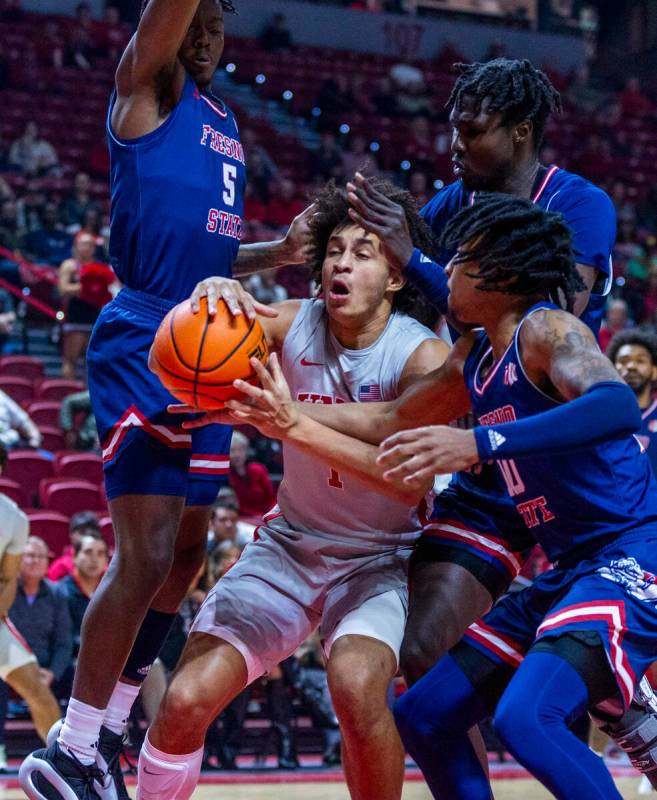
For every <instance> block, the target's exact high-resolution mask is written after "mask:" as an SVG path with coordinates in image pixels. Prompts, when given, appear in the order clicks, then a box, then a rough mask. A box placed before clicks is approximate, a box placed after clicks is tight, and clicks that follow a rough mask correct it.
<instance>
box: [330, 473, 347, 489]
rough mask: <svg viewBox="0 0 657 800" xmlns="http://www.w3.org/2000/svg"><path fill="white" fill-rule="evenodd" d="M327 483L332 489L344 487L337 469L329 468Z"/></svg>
mask: <svg viewBox="0 0 657 800" xmlns="http://www.w3.org/2000/svg"><path fill="white" fill-rule="evenodd" d="M328 485H329V486H330V487H331V488H333V489H344V483H342V478H341V477H340V473H339V472H338V471H337V469H331V474H330V475H329V479H328Z"/></svg>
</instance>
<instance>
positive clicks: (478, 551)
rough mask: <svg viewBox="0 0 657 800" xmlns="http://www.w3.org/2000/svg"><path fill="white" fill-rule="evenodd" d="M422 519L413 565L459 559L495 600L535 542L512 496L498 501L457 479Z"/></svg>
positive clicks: (456, 562)
mask: <svg viewBox="0 0 657 800" xmlns="http://www.w3.org/2000/svg"><path fill="white" fill-rule="evenodd" d="M495 499H496V498H493V500H495ZM421 522H422V527H423V530H422V534H421V536H420V537H419V539H418V541H417V543H416V545H415V549H414V552H413V557H412V560H411V570H412V569H413V567H414V566H415V565H417V564H418V563H419V562H426V561H442V562H448V563H452V564H459V565H460V566H462V567H464V568H465V569H467V570H468V572H470V573H471V574H472V575H474V577H475V578H476V579H477V580H478V581H479V583H481V584H482V586H484V587H485V588H486V589H487V590H488V592H489V593H490V595H491V597H492V599H493V600H494V601H495V600H497V599H498V598H499V597H501V596H502V595H503V594H504V593H505V592H506V590H507V589H508V587H509V585H510V584H511V582H512V581H513V579H514V578H515V577H516V576H517V575H518V573H519V572H520V570H521V569H522V566H523V564H524V562H525V559H526V558H527V555H528V553H529V551H530V550H531V548H532V547H533V546H534V545H535V543H536V542H535V540H534V538H533V536H532V535H531V534H530V532H529V530H528V529H527V527H526V526H525V524H524V522H523V520H522V517H521V516H520V514H518V512H517V511H516V509H515V506H514V505H513V503H512V502H511V501H510V500H508V498H506V497H500V498H499V503H495V502H492V501H491V499H490V497H489V496H488V495H485V496H484V495H482V496H475V495H473V494H470V493H468V492H466V491H464V490H463V488H462V487H461V486H460V485H459V484H458V483H455V482H454V481H452V483H450V485H449V486H448V487H447V488H446V489H445V490H444V491H443V492H442V493H441V494H439V495H438V496H437V497H436V498H435V499H434V503H433V508H432V509H431V510H430V511H429V512H428V513H426V514H424V515H422V514H421Z"/></svg>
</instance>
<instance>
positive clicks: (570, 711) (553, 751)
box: [494, 652, 621, 800]
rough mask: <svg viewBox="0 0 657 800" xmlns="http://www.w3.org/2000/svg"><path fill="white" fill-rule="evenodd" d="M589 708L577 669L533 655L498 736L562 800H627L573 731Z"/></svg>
mask: <svg viewBox="0 0 657 800" xmlns="http://www.w3.org/2000/svg"><path fill="white" fill-rule="evenodd" d="M588 704H589V694H588V689H587V686H586V684H585V682H584V680H583V679H582V677H581V676H580V674H579V673H578V672H577V670H576V669H575V668H574V667H572V666H571V665H570V664H569V663H568V662H567V661H564V659H562V658H560V657H559V656H557V655H554V654H553V653H545V652H535V653H529V654H528V655H527V656H526V657H525V660H524V661H523V663H522V664H521V665H520V667H519V669H518V671H517V672H516V674H515V676H514V677H513V679H512V680H511V683H510V684H509V686H508V687H507V690H506V692H505V693H504V695H503V697H502V699H501V700H500V702H499V704H498V707H497V711H496V713H495V719H494V726H495V730H496V731H497V734H498V735H499V737H500V738H501V739H502V741H503V742H504V743H505V744H506V746H507V747H508V748H509V751H510V752H511V753H512V754H513V755H514V756H515V758H516V759H517V761H519V762H520V763H521V764H522V765H523V766H524V767H526V768H527V769H528V770H529V771H530V772H531V773H532V775H534V776H535V777H536V778H538V780H539V781H541V783H542V784H543V785H544V786H546V787H547V789H548V790H549V791H550V792H551V793H552V794H553V795H554V797H556V798H558V799H559V800H572V798H573V797H576V798H577V800H621V795H620V794H619V792H618V789H617V788H616V787H615V785H614V781H613V779H612V777H611V775H610V774H609V770H608V769H607V768H606V766H605V764H604V761H603V760H602V759H601V758H600V757H599V756H597V755H596V754H595V753H594V752H593V751H592V750H590V749H589V747H588V746H587V745H586V744H585V743H584V742H582V741H581V739H578V738H577V736H575V734H574V733H572V731H571V730H569V727H568V726H569V724H570V723H572V722H573V721H574V720H575V719H577V718H578V717H579V716H581V715H582V714H584V713H586V709H587V706H588Z"/></svg>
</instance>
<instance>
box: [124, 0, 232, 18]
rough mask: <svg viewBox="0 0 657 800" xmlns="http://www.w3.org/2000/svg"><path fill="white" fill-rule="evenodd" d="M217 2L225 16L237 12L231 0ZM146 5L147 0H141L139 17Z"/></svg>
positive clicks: (218, 0)
mask: <svg viewBox="0 0 657 800" xmlns="http://www.w3.org/2000/svg"><path fill="white" fill-rule="evenodd" d="M217 2H218V3H219V5H220V6H221V7H222V8H223V10H224V11H225V12H226V13H227V14H236V13H237V11H236V10H235V6H234V5H233V0H217ZM148 3H149V0H141V11H140V12H139V15H140V16H141V15H142V14H143V13H144V11H146V6H147V5H148Z"/></svg>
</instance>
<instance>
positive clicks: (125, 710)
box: [103, 681, 141, 735]
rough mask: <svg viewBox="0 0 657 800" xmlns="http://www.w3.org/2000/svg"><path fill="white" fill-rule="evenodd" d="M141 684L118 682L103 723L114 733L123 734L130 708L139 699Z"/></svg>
mask: <svg viewBox="0 0 657 800" xmlns="http://www.w3.org/2000/svg"><path fill="white" fill-rule="evenodd" d="M140 689H141V686H134V685H133V684H131V683H123V682H122V681H119V682H118V683H117V684H116V687H115V689H114V691H113V692H112V696H111V697H110V701H109V705H108V706H107V709H106V711H105V719H104V720H103V725H104V726H105V727H106V728H109V729H110V730H111V731H112V733H117V734H119V735H121V734H123V731H124V730H125V726H126V723H127V722H128V717H129V716H130V710H131V708H132V706H133V704H134V702H135V700H136V699H137V695H138V694H139V690H140Z"/></svg>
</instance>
